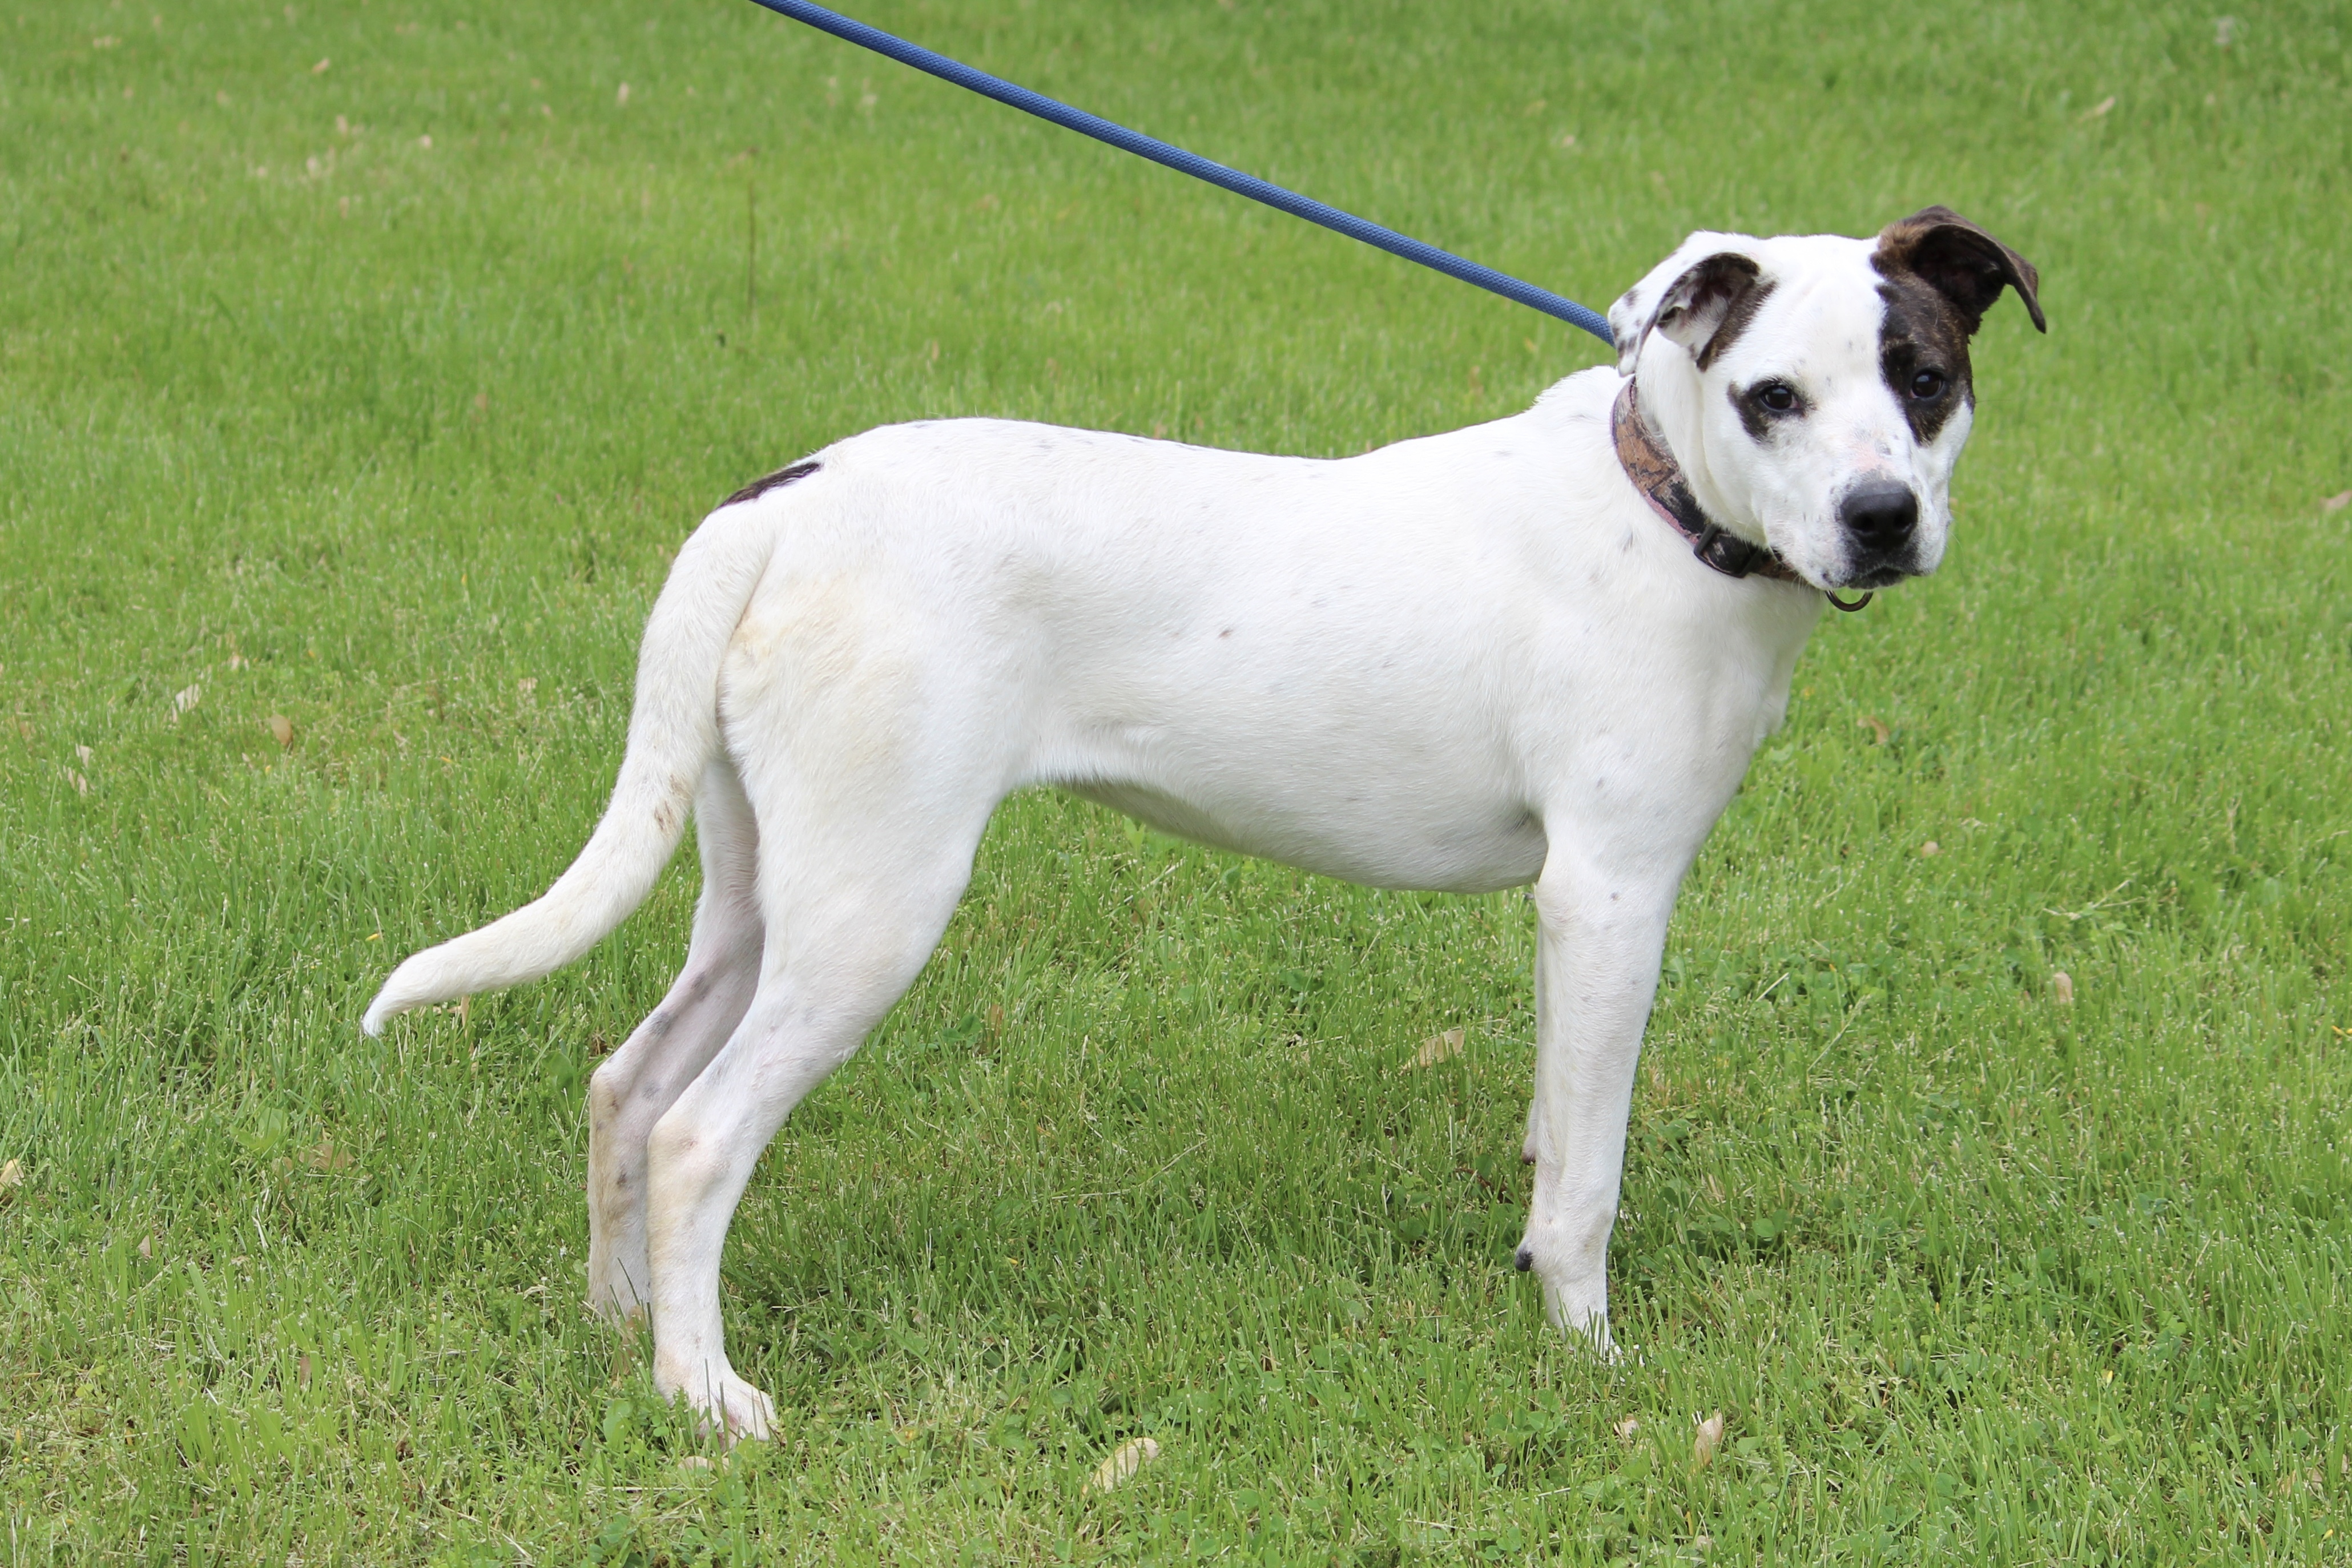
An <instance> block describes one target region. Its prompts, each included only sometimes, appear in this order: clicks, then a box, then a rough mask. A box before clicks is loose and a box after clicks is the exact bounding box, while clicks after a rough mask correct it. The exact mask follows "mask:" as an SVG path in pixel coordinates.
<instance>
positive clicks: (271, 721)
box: [262, 713, 294, 751]
mask: <svg viewBox="0 0 2352 1568" xmlns="http://www.w3.org/2000/svg"><path fill="white" fill-rule="evenodd" d="M262 722H263V723H265V724H267V725H268V727H269V737H270V738H271V739H272V740H275V741H276V742H277V743H278V746H279V747H280V748H281V749H284V750H288V751H290V750H292V749H293V748H294V721H293V720H292V719H290V718H288V717H287V716H285V715H284V714H282V713H273V714H271V715H270V716H268V718H267V719H265V720H263V721H262Z"/></svg>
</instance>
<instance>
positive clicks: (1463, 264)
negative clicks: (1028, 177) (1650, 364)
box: [757, 0, 1615, 343]
mask: <svg viewBox="0 0 2352 1568" xmlns="http://www.w3.org/2000/svg"><path fill="white" fill-rule="evenodd" d="M757 3H758V4H760V5H765V6H766V7H767V8H768V9H769V10H771V11H773V12H776V13H777V14H778V15H780V16H790V17H791V18H792V19H793V21H795V22H806V23H807V24H808V25H809V26H812V27H816V28H819V29H821V30H823V31H824V32H827V33H831V34H832V35H833V36H834V37H836V38H844V39H846V40H848V41H849V42H850V43H853V44H856V45H858V46H859V47H863V48H868V49H872V50H873V51H874V52H875V53H876V54H877V55H887V56H888V57H890V58H892V59H894V60H897V61H898V63H899V64H901V65H908V66H912V67H914V68H916V69H917V70H919V71H928V72H929V73H930V74H931V75H932V76H935V77H938V78H940V80H942V81H951V82H953V83H955V85H956V86H958V87H961V88H969V89H971V90H972V91H973V92H976V93H979V94H980V95H981V96H982V97H983V98H992V99H995V100H996V101H997V102H999V103H1007V104H1011V105H1012V106H1013V108H1015V109H1018V110H1024V111H1025V112H1027V113H1030V114H1034V115H1035V116H1036V117H1037V118H1038V119H1040V120H1052V121H1053V122H1054V123H1055V124H1056V125H1059V126H1062V127H1064V128H1065V129H1066V130H1070V131H1076V132H1078V133H1079V134H1080V135H1081V136H1091V137H1093V138H1094V139H1095V140H1096V141H1108V143H1110V144H1111V145H1112V146H1113V147H1117V148H1118V149H1120V150H1121V151H1123V152H1132V153H1134V154H1135V155H1136V156H1137V157H1139V158H1149V159H1150V160H1151V161H1152V162H1154V163H1163V164H1166V165H1167V166H1168V167H1169V168H1171V169H1173V170H1175V171H1176V172H1179V173H1181V174H1190V175H1192V178H1194V179H1196V180H1206V181H1207V182H1208V183H1210V184H1212V185H1222V186H1223V187H1224V188H1225V189H1226V190H1228V191H1231V192H1233V193H1234V194H1236V195H1241V196H1247V197H1248V198H1249V199H1250V200H1251V201H1253V202H1264V203H1265V204H1266V205H1267V206H1269V207H1273V208H1275V209H1276V210H1277V211H1280V212H1286V213H1288V214H1290V215H1291V216H1292V217H1295V218H1305V219H1306V220H1307V222H1308V223H1310V224H1321V225H1323V226H1324V227H1325V228H1327V229H1331V230H1334V231H1335V232H1337V233H1339V234H1343V235H1347V236H1348V237H1349V239H1360V240H1361V241H1363V242H1364V243H1365V244H1366V245H1369V246H1379V247H1380V248H1381V249H1382V250H1384V251H1387V252H1388V253H1389V254H1390V255H1391V256H1402V257H1404V258H1405V259H1406V260H1407V261H1417V262H1419V263H1421V265H1422V266H1423V267H1430V268H1433V269H1434V270H1435V271H1438V272H1442V273H1444V274H1445V276H1446V277H1458V278H1460V279H1461V280H1462V281H1463V282H1465V283H1471V284H1475V285H1476V286H1477V287H1480V288H1484V289H1486V291H1487V292H1488V293H1491V294H1499V295H1501V296H1502V297H1503V298H1506V299H1516V300H1517V301H1518V302H1519V303H1520V304H1522V305H1527V306H1531V307H1533V308H1535V309H1538V310H1540V311H1542V312H1543V313H1544V314H1545V315H1547V316H1557V317H1559V319H1561V320H1563V321H1565V322H1567V323H1568V324H1569V325H1570V326H1571V327H1579V328H1581V329H1584V330H1585V331H1587V332H1590V333H1591V334H1592V335H1593V336H1594V337H1596V338H1598V339H1600V340H1601V341H1602V342H1604V343H1613V342H1614V341H1615V340H1614V339H1612V337H1611V336H1610V334H1609V321H1608V319H1607V318H1605V317H1603V316H1601V314H1600V313H1599V312H1597V311H1594V310H1590V309H1587V308H1585V307H1583V306H1581V305H1579V304H1578V303H1577V302H1576V301H1575V300H1573V299H1566V298H1561V297H1560V296H1559V295H1557V294H1554V293H1553V292H1552V291H1551V290H1550V289H1549V288H1538V287H1536V286H1535V285H1534V284H1532V283H1522V282H1520V281H1519V280H1518V279H1517V278H1516V277H1511V276H1510V275H1509V274H1507V273H1502V272H1496V270H1495V269H1494V268H1493V267H1481V266H1479V265H1478V264H1477V263H1476V262H1475V261H1465V260H1464V259H1463V258H1462V257H1460V256H1455V255H1454V253H1453V252H1451V251H1444V250H1440V249H1438V248H1437V247H1436V246H1433V245H1423V243H1422V242H1421V241H1419V240H1417V239H1413V238H1411V237H1409V236H1407V235H1401V234H1399V233H1397V232H1396V230H1394V229H1385V228H1382V227H1381V225H1378V224H1373V223H1366V222H1365V221H1364V220H1363V219H1361V218H1360V217H1358V216H1356V215H1355V214H1353V213H1343V212H1341V211H1340V210H1339V208H1337V207H1331V206H1326V205H1324V204H1322V203H1321V202H1318V201H1314V200H1311V199H1309V198H1308V197H1306V196H1302V195H1299V194H1297V193H1296V192H1292V191H1286V190H1284V189H1283V188H1282V187H1281V186H1279V185H1276V184H1272V183H1268V182H1266V181H1265V180H1261V179H1259V178H1258V177H1257V176H1256V175H1255V174H1244V173H1243V172H1241V171H1240V170H1238V169H1228V168H1226V167H1225V166H1224V165H1223V163H1213V162H1210V161H1209V160H1208V159H1206V158H1203V157H1202V156H1201V155H1200V154H1198V153H1196V152H1185V151H1184V150H1183V149H1182V148H1181V147H1171V146H1170V145H1169V144H1168V143H1167V142H1165V141H1159V140H1157V139H1156V138H1153V137H1150V136H1145V135H1143V134H1141V133H1140V132H1138V131H1129V129H1128V128H1127V127H1125V126H1124V125H1114V124H1112V123H1111V122H1110V121H1109V120H1105V119H1103V118H1102V117H1101V116H1100V115H1095V114H1088V113H1087V111H1086V110H1082V109H1072V108H1071V107H1070V106H1069V105H1068V104H1066V103H1062V102H1059V101H1057V100H1055V99H1050V98H1047V97H1046V96H1045V94H1044V93H1041V92H1032V91H1030V90H1029V89H1027V88H1025V87H1016V86H1014V85H1013V83H1011V82H1009V81H1006V80H1004V79H1003V78H1002V77H992V76H990V75H989V74H988V73H987V72H986V71H976V70H974V69H972V68H971V67H970V66H967V65H964V64H961V62H959V61H956V60H951V59H950V58H948V57H946V56H945V55H940V54H934V53H932V52H931V51H930V50H929V49H926V48H923V47H919V45H915V44H910V43H908V42H907V41H906V40H905V39H904V38H898V37H891V36H890V35H889V34H887V33H885V32H883V31H882V30H880V29H879V28H877V27H869V26H866V24H865V23H863V22H853V21H851V20H850V19H849V18H848V17H846V16H840V15H838V14H837V13H835V12H832V11H828V10H826V9H825V8H824V6H822V5H810V4H809V0H757Z"/></svg>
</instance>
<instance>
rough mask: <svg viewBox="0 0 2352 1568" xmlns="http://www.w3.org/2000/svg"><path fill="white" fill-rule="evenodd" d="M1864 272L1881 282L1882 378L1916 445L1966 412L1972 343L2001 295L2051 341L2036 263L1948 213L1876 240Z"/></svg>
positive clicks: (1889, 229) (1924, 213)
mask: <svg viewBox="0 0 2352 1568" xmlns="http://www.w3.org/2000/svg"><path fill="white" fill-rule="evenodd" d="M1870 265H1871V266H1872V267H1874V268H1875V269H1876V270H1877V272H1878V274H1879V276H1880V277H1884V278H1885V280H1886V281H1885V282H1884V283H1882V284H1880V285H1879V286H1878V297H1879V298H1881V299H1883V300H1885V302H1886V315H1885V319H1884V320H1883V321H1882V323H1881V324H1880V327H1879V344H1878V359H1879V370H1880V373H1881V374H1882V375H1884V376H1885V378H1886V386H1887V390H1888V391H1889V392H1893V393H1894V394H1895V403H1896V404H1897V406H1899V407H1900V408H1901V409H1902V410H1903V414H1904V417H1905V418H1906V419H1907V420H1908V421H1909V422H1910V424H1911V433H1912V434H1914V435H1916V436H1917V437H1918V439H1919V440H1920V441H1921V442H1922V443H1926V442H1930V441H1933V440H1935V439H1936V436H1937V433H1938V432H1940V431H1941V430H1942V429H1943V428H1944V426H1945V424H1946V423H1948V422H1949V421H1950V419H1951V417H1952V413H1953V411H1954V410H1956V409H1958V408H1961V407H1963V406H1965V405H1967V404H1968V403H1969V402H1971V401H1972V400H1973V399H1974V397H1975V392H1974V391H1973V389H1972V387H1971V385H1970V382H1969V339H1970V338H1972V337H1974V336H1975V335H1976V330H1977V329H1978V328H1979V326H1981V325H1983V323H1984V316H1985V312H1986V311H1988V310H1990V309H1991V308H1992V307H1993V303H1994V302H1995V301H1996V300H1998V299H1999V298H2000V291H2001V290H2002V289H2004V288H2014V289H2016V290H2017V297H2018V298H2019V299H2020V300H2021V301H2022V302H2023V303H2024V306H2025V313H2026V314H2027V315H2028V316H2031V317H2032V319H2033V325H2034V329H2036V330H2037V331H2042V332H2047V331H2048V330H2049V329H2050V325H2049V323H2048V322H2047V321H2045V320H2043V319H2042V301H2041V298H2040V297H2039V296H2038V294H2037V292H2036V291H2037V290H2038V289H2039V288H2040V287H2041V286H2042V278H2041V275H2040V274H2038V273H2036V272H2035V271H2034V270H2033V264H2032V262H2030V261H2028V260H2026V259H2025V258H2024V257H2023V256H2020V255H2018V254H2017V253H2016V252H2015V251H2013V250H2011V249H2010V248H2009V246H2005V245H2003V244H2001V243H2000V241H1999V240H1997V239H1995V238H1993V236H1992V235H1989V234H1987V233H1986V232H1985V231H1984V230H1982V229H1980V228H1979V227H1978V226H1977V225H1974V224H1972V223H1970V222H1969V220H1968V219H1966V218H1964V217H1962V216H1960V214H1958V213H1956V212H1954V211H1952V209H1951V208H1949V207H1927V208H1924V209H1922V210H1921V211H1919V212H1916V213H1914V214H1911V215H1910V216H1909V217H1907V218H1898V219H1896V220H1895V222H1894V223H1891V224H1889V225H1886V227H1885V229H1883V230H1881V231H1880V232H1879V235H1878V248H1877V249H1876V250H1875V251H1874V252H1872V253H1871V257H1870Z"/></svg>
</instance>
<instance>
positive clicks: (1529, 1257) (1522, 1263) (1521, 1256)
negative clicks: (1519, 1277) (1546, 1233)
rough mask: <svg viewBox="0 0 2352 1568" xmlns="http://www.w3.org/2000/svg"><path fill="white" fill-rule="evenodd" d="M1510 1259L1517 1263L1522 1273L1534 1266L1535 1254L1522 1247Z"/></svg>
mask: <svg viewBox="0 0 2352 1568" xmlns="http://www.w3.org/2000/svg"><path fill="white" fill-rule="evenodd" d="M1511 1261H1512V1262H1514V1263H1516V1264H1517V1265H1518V1270H1519V1272H1520V1273H1522V1274H1524V1273H1526V1272H1527V1271H1528V1270H1530V1269H1532V1268H1534V1267H1535V1266H1536V1255H1535V1253H1534V1252H1532V1251H1530V1250H1529V1249H1527V1248H1525V1247H1522V1248H1520V1249H1519V1253H1518V1256H1517V1257H1516V1258H1514V1259H1512V1260H1511Z"/></svg>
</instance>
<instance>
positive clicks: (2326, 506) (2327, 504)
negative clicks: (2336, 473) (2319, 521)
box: [2319, 490, 2352, 512]
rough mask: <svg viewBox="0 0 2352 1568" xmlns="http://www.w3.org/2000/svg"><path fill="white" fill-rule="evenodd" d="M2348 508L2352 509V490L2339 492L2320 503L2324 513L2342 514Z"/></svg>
mask: <svg viewBox="0 0 2352 1568" xmlns="http://www.w3.org/2000/svg"><path fill="white" fill-rule="evenodd" d="M2345 507H2352V490H2338V491H2337V492H2336V494H2334V495H2333V496H2330V497H2327V498H2326V500H2324V501H2322V502H2320V503H2319V509H2320V510H2321V511H2323V512H2340V511H2342V510H2343V509H2344V508H2345Z"/></svg>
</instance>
